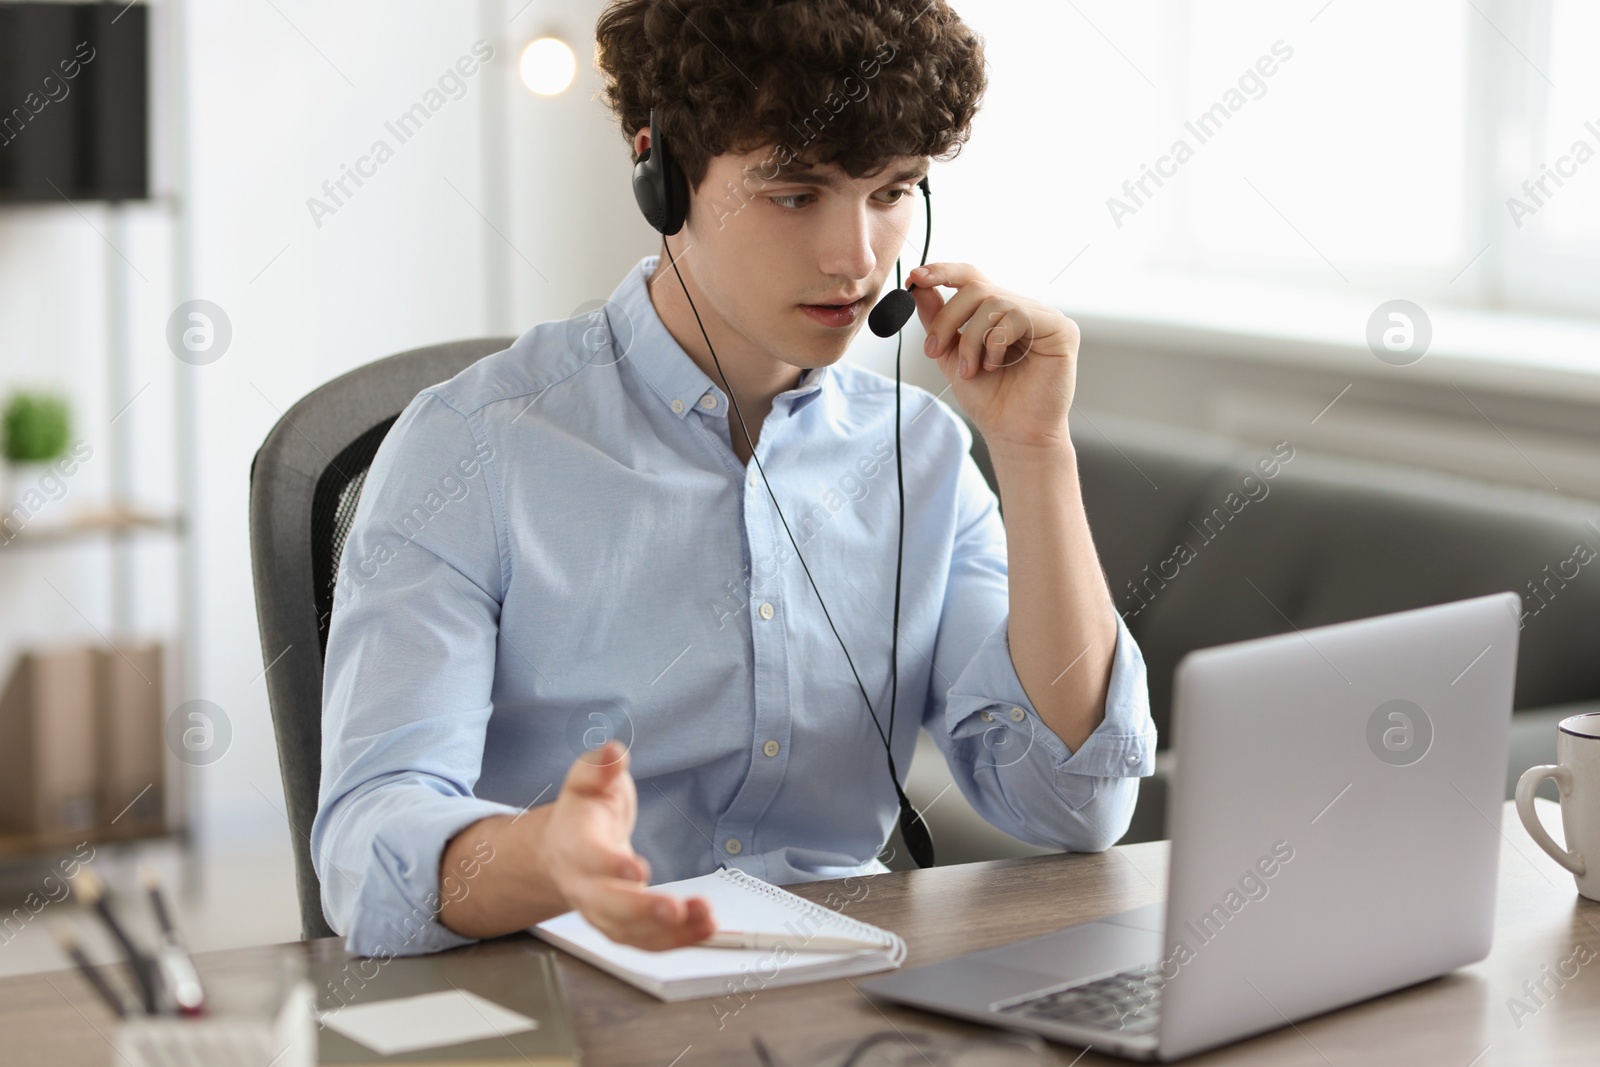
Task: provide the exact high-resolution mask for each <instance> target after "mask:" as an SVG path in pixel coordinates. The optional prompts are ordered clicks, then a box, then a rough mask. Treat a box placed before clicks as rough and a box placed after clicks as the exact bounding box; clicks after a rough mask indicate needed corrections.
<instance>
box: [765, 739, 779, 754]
mask: <svg viewBox="0 0 1600 1067" xmlns="http://www.w3.org/2000/svg"><path fill="white" fill-rule="evenodd" d="M778 747H779V746H778V742H776V741H768V742H767V743H766V744H764V745H762V746H761V751H763V752H765V753H766V754H767V755H769V756H776V755H777V754H778Z"/></svg>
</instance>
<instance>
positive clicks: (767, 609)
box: [758, 604, 773, 619]
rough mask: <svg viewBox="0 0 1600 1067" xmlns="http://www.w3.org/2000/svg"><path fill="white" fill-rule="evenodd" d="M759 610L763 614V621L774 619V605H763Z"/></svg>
mask: <svg viewBox="0 0 1600 1067" xmlns="http://www.w3.org/2000/svg"><path fill="white" fill-rule="evenodd" d="M758 610H759V611H760V612H761V617H762V618H763V619H770V618H772V615H773V610H772V605H771V604H763V605H761V607H760V608H759V609H758Z"/></svg>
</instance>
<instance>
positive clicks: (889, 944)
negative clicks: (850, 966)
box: [717, 867, 897, 949]
mask: <svg viewBox="0 0 1600 1067" xmlns="http://www.w3.org/2000/svg"><path fill="white" fill-rule="evenodd" d="M717 873H718V876H719V877H721V878H724V879H726V880H727V881H730V882H732V883H733V884H734V885H737V886H739V887H740V888H742V889H746V890H748V891H750V892H752V893H760V894H761V895H762V896H764V897H767V898H768V899H770V900H773V901H776V902H778V903H780V904H782V905H783V906H784V907H786V908H788V909H790V910H791V911H795V912H799V913H800V914H802V915H804V916H806V917H807V918H809V919H811V920H813V921H815V922H816V923H818V924H819V925H825V926H828V927H829V930H828V932H829V933H830V934H838V935H840V936H844V937H856V938H860V939H862V940H864V941H881V942H883V947H884V948H886V949H893V948H894V947H895V942H896V940H897V938H896V936H895V935H894V934H892V933H890V932H888V931H887V930H883V929H880V928H879V927H876V926H873V925H871V924H870V923H864V922H862V921H861V920H860V919H853V918H851V917H849V916H848V915H844V914H842V913H840V912H837V911H834V910H833V909H832V908H826V907H823V906H822V905H821V904H818V903H816V902H815V901H812V900H807V899H805V898H804V897H799V896H796V895H795V894H793V893H791V892H789V891H788V890H787V889H784V888H783V887H782V886H777V885H773V884H772V883H771V882H764V881H762V880H761V879H759V878H756V877H753V876H751V875H749V874H746V873H745V872H744V871H741V870H740V869H739V868H737V867H723V868H721V869H720V870H719V871H718V872H717Z"/></svg>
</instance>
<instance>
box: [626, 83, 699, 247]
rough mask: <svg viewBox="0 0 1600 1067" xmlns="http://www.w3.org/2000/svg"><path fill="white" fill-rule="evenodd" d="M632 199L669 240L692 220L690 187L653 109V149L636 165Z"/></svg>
mask: <svg viewBox="0 0 1600 1067" xmlns="http://www.w3.org/2000/svg"><path fill="white" fill-rule="evenodd" d="M633 199H634V201H635V202H636V203H638V205H639V210H640V211H641V212H642V213H643V214H644V217H645V221H646V222H648V223H649V224H650V225H651V227H652V228H654V229H656V230H658V231H660V232H661V233H663V234H666V235H667V236H671V235H672V234H675V233H677V232H678V231H679V230H681V229H683V223H684V220H685V219H686V218H688V216H689V183H688V181H687V180H685V178H684V175H683V171H682V169H680V168H679V167H678V163H677V161H676V160H674V159H673V158H672V152H671V151H670V150H669V149H668V148H667V142H666V139H665V138H664V137H663V136H662V133H661V130H660V129H659V128H658V127H657V126H656V113H655V110H654V109H652V110H651V112H650V147H649V148H646V149H645V150H644V151H643V152H641V153H640V154H639V162H637V163H635V164H634V165H633Z"/></svg>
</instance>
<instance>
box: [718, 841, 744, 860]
mask: <svg viewBox="0 0 1600 1067" xmlns="http://www.w3.org/2000/svg"><path fill="white" fill-rule="evenodd" d="M722 847H723V848H725V849H727V850H728V855H730V856H737V855H738V854H739V853H741V852H743V851H744V846H743V845H741V844H739V839H738V838H737V837H730V838H728V839H727V840H726V841H724V842H723V843H722Z"/></svg>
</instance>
